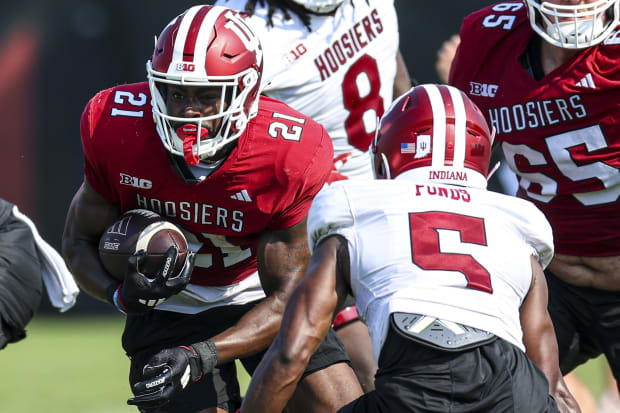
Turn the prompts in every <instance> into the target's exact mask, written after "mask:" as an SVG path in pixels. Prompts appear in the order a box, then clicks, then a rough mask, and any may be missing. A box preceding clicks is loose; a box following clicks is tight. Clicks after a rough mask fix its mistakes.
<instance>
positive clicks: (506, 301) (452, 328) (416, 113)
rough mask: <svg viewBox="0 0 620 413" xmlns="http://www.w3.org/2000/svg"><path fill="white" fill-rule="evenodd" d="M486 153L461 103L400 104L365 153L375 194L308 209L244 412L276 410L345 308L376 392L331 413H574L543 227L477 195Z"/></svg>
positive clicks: (441, 93)
mask: <svg viewBox="0 0 620 413" xmlns="http://www.w3.org/2000/svg"><path fill="white" fill-rule="evenodd" d="M492 140H493V136H492V134H491V133H490V131H489V128H488V126H487V124H486V122H485V120H484V117H483V115H482V113H481V112H480V111H479V110H478V108H477V107H476V106H475V105H474V104H473V103H472V102H471V100H469V98H467V96H466V95H465V94H464V93H462V92H461V91H459V90H458V89H456V88H453V87H450V86H443V85H422V86H418V87H415V88H413V89H411V91H410V92H408V93H406V94H405V95H403V96H402V97H401V98H399V99H398V100H397V101H396V102H395V103H394V105H393V106H392V107H391V108H390V109H389V110H388V111H387V112H386V114H385V115H384V116H383V118H382V119H381V123H380V126H379V131H378V133H377V135H376V138H375V141H374V143H373V145H372V148H371V150H372V156H373V160H374V162H373V164H374V173H375V175H376V177H377V178H378V179H381V180H377V181H373V182H359V181H342V182H337V183H334V184H332V185H331V186H329V187H327V188H324V189H323V190H322V191H321V192H320V193H319V195H317V197H316V198H315V200H314V202H313V205H312V207H311V209H310V213H309V216H308V238H309V242H310V245H311V248H313V249H314V251H313V257H312V261H311V264H310V266H309V267H308V271H307V273H306V277H305V278H304V280H303V281H302V283H301V284H300V286H299V287H298V288H297V289H296V291H295V292H294V293H293V295H292V297H291V299H290V301H289V303H288V305H287V309H286V312H285V315H284V318H283V322H282V326H281V328H280V332H279V334H278V336H277V338H276V340H275V341H274V342H273V344H272V346H271V347H270V348H269V350H268V351H267V353H266V355H265V357H264V358H263V360H262V361H261V364H260V365H259V367H258V368H257V370H256V372H255V373H254V376H253V378H252V382H251V383H250V387H249V389H248V392H247V393H246V397H245V400H244V404H243V406H242V412H253V413H256V412H272V411H280V410H281V407H282V406H284V403H286V400H287V398H288V397H289V396H290V395H291V394H292V391H293V390H294V384H295V383H296V382H297V380H298V379H299V378H300V376H301V374H302V372H303V369H304V366H305V362H306V361H307V360H308V358H309V357H310V355H311V354H312V352H313V351H314V349H315V348H316V347H317V346H318V344H319V343H320V340H321V337H322V336H323V335H324V334H326V333H327V331H328V329H329V326H330V320H331V316H332V314H333V311H334V309H335V308H336V307H337V305H338V302H339V300H342V299H343V298H344V297H345V296H346V295H347V294H348V293H349V292H351V293H352V294H353V295H354V296H355V298H356V301H357V306H358V309H359V311H360V315H362V316H363V317H364V318H365V319H366V321H367V323H368V326H369V331H370V334H371V337H372V340H373V347H374V354H375V357H376V359H377V361H378V363H379V370H378V373H377V378H376V383H375V385H376V390H375V391H373V392H370V393H366V394H365V395H363V396H361V397H360V398H359V399H357V400H356V401H354V402H352V403H351V404H349V405H347V406H345V407H343V408H342V409H340V410H338V411H339V412H340V413H343V412H404V411H408V412H421V411H424V412H446V411H459V412H473V411H476V412H481V411H484V412H494V413H495V412H508V411H509V412H514V411H518V412H528V413H538V412H555V411H558V410H559V411H562V412H569V411H570V412H574V411H579V408H578V407H577V406H576V404H575V403H574V399H573V398H572V396H571V395H570V393H568V392H567V390H566V387H565V384H564V382H563V381H562V376H561V374H560V370H559V366H558V354H557V343H556V341H555V335H554V331H553V325H552V323H551V319H550V317H549V314H548V313H547V309H546V305H547V287H546V283H545V277H544V274H543V268H544V267H546V266H547V264H548V263H549V261H550V260H551V258H552V256H553V236H552V232H551V227H550V225H549V223H548V222H547V220H546V219H545V217H544V215H543V214H542V213H541V212H540V211H539V210H538V209H537V208H536V207H535V206H534V205H533V204H532V203H530V202H529V201H525V200H518V199H515V198H513V197H509V196H506V195H503V194H499V193H495V192H491V191H488V190H487V189H486V185H487V170H488V164H489V157H490V151H491V144H492ZM528 356H529V357H528ZM554 397H555V400H554ZM556 400H557V403H556Z"/></svg>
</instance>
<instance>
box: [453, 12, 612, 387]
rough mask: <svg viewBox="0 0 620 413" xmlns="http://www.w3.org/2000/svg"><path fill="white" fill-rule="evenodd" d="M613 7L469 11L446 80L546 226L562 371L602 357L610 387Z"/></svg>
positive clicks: (551, 304)
mask: <svg viewBox="0 0 620 413" xmlns="http://www.w3.org/2000/svg"><path fill="white" fill-rule="evenodd" d="M619 3H620V1H618V0H596V1H594V0H586V1H565V0H553V1H544V2H541V1H538V0H525V1H512V2H505V3H499V4H496V5H494V6H491V7H488V8H486V9H483V10H480V11H478V12H475V13H473V14H471V15H470V16H469V17H467V18H466V19H465V20H464V21H463V26H462V28H461V32H460V36H461V44H460V46H459V49H458V51H457V53H456V56H455V59H454V62H453V64H452V67H451V71H450V82H451V83H452V84H453V85H455V86H457V87H459V88H461V89H462V90H464V91H465V92H466V93H468V94H469V96H470V97H471V98H472V99H473V100H474V101H475V102H476V103H477V104H478V105H479V106H480V107H481V109H482V110H483V112H484V113H485V115H486V116H487V119H488V121H489V123H490V124H491V125H492V126H494V127H495V129H496V130H497V141H498V142H499V143H500V145H501V148H502V151H503V153H504V155H505V158H506V162H507V163H508V164H509V166H510V168H511V169H512V170H513V171H514V172H515V173H516V174H517V176H518V177H519V190H518V194H517V195H518V196H520V197H522V198H525V199H529V200H531V201H532V202H534V203H535V204H536V205H537V206H538V207H539V208H540V209H541V210H542V211H543V212H544V213H545V215H546V216H547V218H548V219H549V221H550V223H551V226H552V228H553V231H554V238H555V250H556V255H555V258H554V259H553V261H552V262H551V264H550V265H549V268H548V271H547V273H546V275H547V282H548V284H549V297H550V299H549V312H550V314H551V317H552V319H553V323H554V326H555V331H556V335H557V339H558V343H559V356H560V366H561V369H562V372H563V373H568V372H569V371H571V370H573V369H574V368H575V367H577V366H578V365H580V364H582V363H584V362H585V361H587V360H588V359H590V358H593V357H596V356H598V355H600V354H605V356H606V357H607V359H608V361H609V363H610V366H611V369H612V371H613V373H614V376H615V377H616V378H619V377H620V115H619V113H620V112H619V109H620V65H618V61H619V59H620V25H619V14H620V13H619V8H620V5H619ZM500 67H501V69H500Z"/></svg>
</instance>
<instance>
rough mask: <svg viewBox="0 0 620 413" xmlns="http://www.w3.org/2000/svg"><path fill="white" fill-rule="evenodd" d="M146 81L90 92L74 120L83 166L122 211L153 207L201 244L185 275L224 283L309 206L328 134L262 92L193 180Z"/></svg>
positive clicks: (322, 177) (327, 163) (248, 269)
mask: <svg viewBox="0 0 620 413" xmlns="http://www.w3.org/2000/svg"><path fill="white" fill-rule="evenodd" d="M150 101H151V97H150V93H149V88H148V85H147V83H146V82H144V83H137V84H129V85H122V86H117V87H114V88H111V89H107V90H104V91H102V92H99V93H98V94H97V95H95V96H94V97H93V98H92V99H91V100H90V102H89V103H88V105H87V106H86V109H85V110H84V113H83V115H82V120H81V134H82V146H83V150H84V156H85V175H86V178H87V180H88V182H89V183H90V185H91V186H92V187H93V188H94V189H95V190H96V191H97V192H98V193H99V194H101V195H102V196H103V197H105V198H106V199H107V200H109V201H110V202H113V203H115V204H118V205H119V207H120V210H121V213H122V212H124V211H127V210H130V209H133V208H144V209H149V210H152V211H155V212H157V213H159V214H161V215H162V216H165V217H167V218H168V219H169V220H170V221H172V222H174V223H176V224H178V225H179V226H181V227H182V228H183V229H184V230H185V232H186V235H187V236H188V240H189V241H190V242H193V243H197V244H198V245H201V247H200V250H199V251H198V254H197V257H196V266H195V268H194V272H193V275H192V281H191V282H192V284H198V285H204V286H225V285H231V284H235V283H238V282H239V281H241V280H243V279H244V278H246V277H248V276H249V275H251V274H253V273H254V272H256V247H257V243H258V239H259V237H260V236H261V234H262V233H263V232H264V231H273V230H281V229H285V228H289V227H291V226H293V225H295V224H297V223H299V222H301V221H302V220H303V219H304V218H305V217H306V215H307V213H308V210H309V208H310V204H311V202H312V199H313V198H314V196H315V195H316V193H317V192H318V191H319V190H320V189H321V188H322V186H323V184H324V183H325V181H326V179H327V176H328V175H329V173H330V170H331V168H332V159H333V148H332V143H331V139H330V137H329V135H328V134H327V133H326V131H325V129H324V128H323V127H322V126H321V125H319V124H318V123H316V122H314V121H312V120H311V119H309V118H308V117H306V116H304V115H302V114H301V113H299V112H297V111H295V110H293V109H291V108H290V107H289V106H287V105H286V104H284V103H282V102H279V101H277V100H274V99H270V98H267V97H261V99H260V104H259V111H258V114H257V116H256V117H255V118H253V119H252V120H251V121H250V122H249V124H248V126H247V128H246V130H245V132H244V133H243V134H242V135H241V136H240V137H239V139H238V142H237V146H236V148H235V149H234V150H233V151H232V152H231V154H230V155H229V156H228V158H227V159H226V160H225V161H224V163H223V164H222V165H221V166H220V167H219V169H217V170H216V171H215V172H213V173H212V174H211V175H209V176H208V177H207V178H205V179H204V180H203V181H201V182H199V183H196V184H191V183H187V182H185V181H184V180H183V179H181V178H180V177H179V176H178V175H177V173H176V172H175V171H174V169H173V166H172V164H171V162H170V160H169V158H168V154H167V152H166V149H164V147H163V145H162V143H161V140H160V138H159V135H158V134H157V132H156V130H155V124H154V122H153V117H152V112H151V105H150Z"/></svg>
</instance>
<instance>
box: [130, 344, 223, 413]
mask: <svg viewBox="0 0 620 413" xmlns="http://www.w3.org/2000/svg"><path fill="white" fill-rule="evenodd" d="M216 365H217V352H216V350H215V344H213V342H211V341H209V340H207V341H203V342H199V343H195V344H192V345H191V346H188V347H185V346H180V347H175V348H167V349H164V350H161V351H160V352H159V353H157V354H155V355H154V356H153V357H151V359H150V360H149V362H148V363H147V364H146V366H144V369H143V370H142V373H143V376H144V380H143V381H140V382H138V383H134V384H133V385H132V390H133V394H134V397H132V398H131V399H129V400H127V404H133V405H136V406H138V407H140V408H154V407H158V406H162V405H164V404H166V403H168V402H169V401H170V400H172V398H174V396H176V395H177V394H178V393H179V392H180V391H181V390H183V389H184V388H186V387H187V386H188V385H190V384H192V383H195V382H197V381H198V380H200V378H201V377H202V375H203V374H207V373H210V372H211V371H212V370H213V368H214V367H215V366H216Z"/></svg>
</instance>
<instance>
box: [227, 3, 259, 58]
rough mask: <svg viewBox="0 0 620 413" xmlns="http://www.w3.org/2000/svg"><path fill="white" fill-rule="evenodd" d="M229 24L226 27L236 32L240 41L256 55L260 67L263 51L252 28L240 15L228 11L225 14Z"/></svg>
mask: <svg viewBox="0 0 620 413" xmlns="http://www.w3.org/2000/svg"><path fill="white" fill-rule="evenodd" d="M225 16H226V18H227V19H228V22H227V23H226V24H225V25H224V27H226V28H227V29H229V30H232V31H233V32H235V34H236V35H237V36H239V39H241V41H242V42H243V45H244V46H245V48H246V49H248V50H249V51H251V52H254V53H256V63H257V64H258V65H259V66H260V64H261V62H262V61H263V50H262V49H261V47H260V42H259V41H258V37H256V36H255V35H254V32H253V31H252V29H250V26H248V24H247V23H246V22H245V20H243V19H242V18H241V17H239V15H237V14H235V13H233V12H232V11H227V12H226V14H225Z"/></svg>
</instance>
